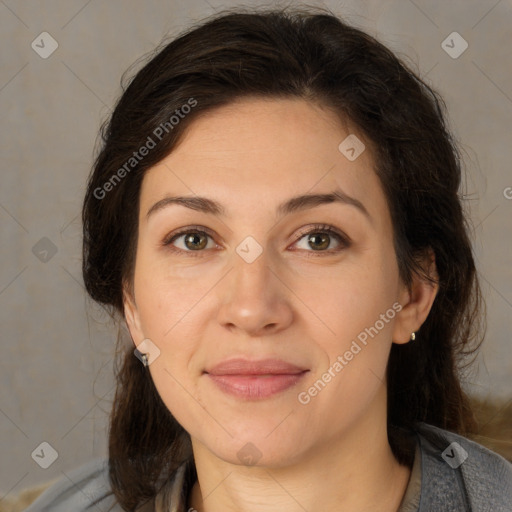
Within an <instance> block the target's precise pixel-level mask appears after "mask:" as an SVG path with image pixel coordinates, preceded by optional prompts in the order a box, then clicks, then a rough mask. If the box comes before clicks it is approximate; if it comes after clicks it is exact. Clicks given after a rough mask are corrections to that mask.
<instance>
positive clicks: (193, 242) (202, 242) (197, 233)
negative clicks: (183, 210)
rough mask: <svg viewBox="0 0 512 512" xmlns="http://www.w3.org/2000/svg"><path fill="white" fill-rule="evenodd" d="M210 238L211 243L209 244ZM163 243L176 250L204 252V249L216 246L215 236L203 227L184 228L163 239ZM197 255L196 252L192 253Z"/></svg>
mask: <svg viewBox="0 0 512 512" xmlns="http://www.w3.org/2000/svg"><path fill="white" fill-rule="evenodd" d="M209 240H211V244H210V245H208V242H209ZM162 245H163V246H166V247H167V248H168V249H170V250H172V251H175V252H182V253H189V254H190V253H198V254H200V253H202V252H205V251H204V249H211V248H213V247H215V243H214V242H213V237H212V235H210V234H209V233H207V232H206V231H204V230H203V228H202V229H197V228H195V227H188V228H184V229H182V230H181V231H179V232H178V233H171V234H170V235H168V236H167V237H166V238H165V239H164V240H163V241H162ZM190 255H192V256H195V254H190Z"/></svg>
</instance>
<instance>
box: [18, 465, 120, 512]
mask: <svg viewBox="0 0 512 512" xmlns="http://www.w3.org/2000/svg"><path fill="white" fill-rule="evenodd" d="M93 510H95V511H96V510H102V511H107V510H110V511H111V512H121V511H122V508H121V507H120V505H118V504H116V500H115V497H114V495H113V493H112V490H111V488H110V483H109V478H108V459H95V460H92V461H90V462H88V463H87V464H84V465H83V466H80V467H78V468H76V469H74V470H72V471H66V472H63V476H62V477H61V478H60V479H59V480H58V481H57V482H56V483H55V484H54V485H52V486H51V487H49V488H48V489H47V490H46V491H44V492H43V493H42V494H41V495H40V496H39V497H38V498H37V499H36V500H35V501H34V502H33V503H32V504H31V505H30V506H29V507H28V508H27V509H26V510H25V512H46V511H48V512H49V511H52V512H69V511H73V512H82V511H83V512H85V511H93Z"/></svg>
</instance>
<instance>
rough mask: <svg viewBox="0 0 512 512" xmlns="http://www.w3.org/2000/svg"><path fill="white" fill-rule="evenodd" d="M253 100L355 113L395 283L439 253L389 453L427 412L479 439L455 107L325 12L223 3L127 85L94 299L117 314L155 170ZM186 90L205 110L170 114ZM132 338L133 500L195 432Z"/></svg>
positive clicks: (403, 360) (391, 412)
mask: <svg viewBox="0 0 512 512" xmlns="http://www.w3.org/2000/svg"><path fill="white" fill-rule="evenodd" d="M244 97H265V98H270V99H272V98H275V99H279V98H297V99H304V100H306V101H310V102H316V103H317V104H320V105H322V106H324V107H326V108H329V109H331V110H332V111H333V112H335V113H336V114H337V115H338V116H339V117H340V119H350V121H351V122H353V123H354V124H355V125H356V126H357V127H358V128H359V130H361V132H362V133H363V134H364V135H365V136H366V137H367V138H368V139H369V140H370V141H371V143H372V147H373V156H374V161H375V163H376V164H375V165H376V169H375V171H376V173H377V175H378V177H379V180H380V183H381V184H382V188H383V191H384V193H385V196H386V200H387V204H388V207H389V210H390V212H391V218H392V222H393V237H394V248H395V251H396V258H397V262H398V265H399V272H400V276H401V279H402V280H403V282H404V283H407V284H410V283H411V276H412V275H413V273H417V274H419V275H423V276H424V277H425V278H427V279H428V278H429V276H428V275H426V273H425V270H424V269H423V268H422V266H421V264H420V261H421V259H422V257H423V256H424V255H426V254H427V253H428V251H429V250H433V252H434V254H435V259H436V266H437V273H438V284H439V290H438V294H437V296H436V299H435V301H434V304H433V306H432V309H431V311H430V314H429V316H428V318H427V319H426V321H425V322H424V324H423V325H422V326H421V328H420V330H419V331H418V333H417V337H418V340H417V341H416V342H414V343H408V344H405V345H397V344H393V346H392V349H391V353H390V357H389V362H388V368H387V390H388V436H389V442H390V445H391V448H392V450H393V453H394V454H395V456H396V457H397V459H398V460H399V461H403V460H405V458H406V455H405V453H404V452H403V450H402V448H401V443H400V432H402V430H403V429H414V427H415V425H416V424H417V423H418V422H426V423H429V424H432V425H435V426H438V427H441V428H444V429H447V430H451V431H453V432H458V433H461V434H463V435H464V434H465V435H468V434H470V433H471V432H472V431H473V429H474V428H475V424H474V419H473V415H472V412H471V409H470V406H469V402H468V398H467V396H466V394H465V393H464V391H463V389H462V387H461V375H462V373H461V370H462V369H463V368H465V367H466V366H467V364H468V363H467V357H466V356H467V355H469V354H472V353H474V351H475V350H476V348H477V347H478V345H479V343H480V342H481V338H482V337H483V334H482V335H480V334H481V329H480V328H481V326H482V318H481V314H480V313H481V310H482V307H481V306H482V305H483V302H482V296H481V291H480V286H479V282H478V278H477V274H476V270H475V264H474V259H473V254H472V248H471V243H470V239H469V236H468V232H469V224H468V220H467V218H466V216H465V214H464V211H463V205H462V198H461V196H459V187H460V184H461V158H460V153H459V150H458V148H457V144H456V143H455V141H454V139H453V137H452V135H451V134H450V132H449V130H448V128H447V124H448V123H447V120H446V119H447V117H446V113H445V112H446V105H445V104H444V102H443V100H442V98H441V97H440V95H439V94H438V93H437V92H436V91H435V90H433V89H432V88H431V87H430V86H429V85H428V84H427V83H426V82H425V81H423V80H422V79H421V78H420V77H419V76H418V74H417V73H415V72H414V71H412V70H411V69H410V68H409V67H408V65H407V64H406V63H405V62H404V61H403V60H402V59H400V58H399V57H397V56H396V55H395V54H394V53H393V52H392V51H390V50H389V49H388V48H387V47H386V46H384V45H383V44H382V43H380V42H379V41H377V40H376V39H375V38H373V37H371V36H370V35H368V34H367V33H365V32H364V31H362V30H360V29H358V28H356V27H354V26H351V25H350V24H349V23H346V22H345V21H343V20H341V19H340V18H339V17H337V16H336V15H334V14H333V13H332V12H331V11H328V10H327V9H319V8H310V7H309V6H306V7H301V8H291V9H290V8H285V9H271V10H270V9H269V10H262V9H259V10H249V9H242V8H237V9H236V10H229V11H222V12H221V13H218V14H216V15H214V16H212V17H210V18H208V19H206V20H202V21H201V22H200V23H198V24H197V25H195V26H193V27H191V28H189V29H188V30H187V31H186V32H184V33H182V34H181V35H179V36H178V37H176V38H174V39H173V40H172V41H170V42H166V43H165V44H162V45H161V46H160V47H159V48H157V50H155V52H154V53H152V54H151V55H150V57H149V59H148V60H147V61H146V62H145V63H144V64H143V66H142V68H141V69H140V70H139V71H138V72H137V73H136V74H135V75H134V76H133V77H132V78H131V79H130V80H129V83H128V84H127V85H123V93H122V95H121V97H120V99H119V100H118V102H117V105H116V107H115V110H114V111H113V113H112V115H111V117H110V118H109V119H108V120H107V121H106V122H105V123H104V125H103V126H102V129H101V148H100V150H99V153H98V155H97V157H96V160H95V163H94V167H93V169H92V172H91V174H90V176H89V180H88V184H87V191H86V195H85V199H84V204H83V212H82V220H83V278H84V283H85V286H86V289H87V292H88V293H89V295H90V297H91V298H92V299H94V300H95V301H97V302H98V303H100V304H102V305H104V306H107V308H108V309H109V311H110V312H111V313H112V314H113V316H114V317H116V318H117V319H118V320H119V322H120V325H121V324H122V321H123V287H127V288H128V289H131V288H130V287H131V284H132V280H133V270H134V263H135V261H134V259H135V249H136V245H137V233H138V209H139V195H140V187H141V182H142V180H143V177H144V174H145V172H146V171H147V170H148V169H149V168H151V167H152V166H154V165H155V164H157V163H158V162H159V161H161V160H162V159H163V158H164V157H166V156H167V155H168V154H169V153H170V152H171V151H172V150H173V148H174V147H175V146H176V144H177V143H178V142H179V140H180V139H181V137H182V136H183V134H184V133H185V132H186V129H187V126H189V124H190V123H192V122H193V121H194V119H197V118H198V116H201V115H203V114H205V113H207V112H208V111H211V110H212V109H216V108H219V107H222V106H225V105H228V104H230V103H232V102H233V101H234V100H236V99H239V98H244ZM191 99H193V100H194V101H195V102H196V104H195V106H194V107H193V108H190V109H188V110H187V111H189V112H188V113H187V115H183V116H180V121H179V122H178V123H177V124H174V125H173V124H172V123H170V122H169V120H170V118H171V116H172V115H173V114H175V115H178V114H179V113H180V112H184V111H185V109H184V107H183V106H184V105H187V104H189V105H190V104H191ZM180 109H181V110H180ZM166 123H167V124H166ZM171 126H172V127H171ZM158 127H160V131H158ZM162 127H166V130H163V129H162ZM155 130H156V132H155ZM161 132H162V133H161ZM155 133H158V134H159V135H161V138H160V139H159V140H158V143H157V144H156V146H155V147H154V148H153V149H152V150H151V151H150V152H149V153H148V154H147V156H145V157H144V158H141V159H140V161H137V162H134V161H130V158H132V157H133V153H134V152H137V151H138V149H139V148H140V147H141V146H142V145H143V144H144V143H145V141H147V140H148V136H152V134H153V136H152V138H153V139H154V140H156V139H157V137H156V136H155V135H154V134H155ZM127 162H131V163H130V166H127V165H126V164H127ZM132 164H133V165H132ZM123 166H124V167H123ZM123 168H124V169H125V171H126V172H124V173H122V172H120V169H123ZM121 174H122V179H119V180H117V179H115V180H113V177H114V175H117V177H120V175H121ZM107 182H108V183H110V185H109V186H106V183H107ZM107 189H108V190H107ZM133 348H134V347H133V344H132V343H131V340H129V337H128V339H127V336H119V337H118V350H117V356H118V359H117V363H118V364H117V365H116V378H117V390H116V395H115V399H114V403H113V407H112V413H111V417H110V428H109V468H110V469H109V475H110V482H111V486H112V489H113V492H114V494H115V497H116V499H117V500H118V502H119V503H120V504H121V506H122V507H123V508H124V510H127V511H131V510H135V509H137V507H139V506H141V505H142V504H143V503H145V502H147V501H148V500H150V499H152V498H154V497H155V496H156V495H157V493H158V492H159V490H160V489H161V488H162V486H163V485H164V483H165V482H166V481H169V479H170V478H171V477H172V476H173V474H174V473H175V471H176V469H177V467H178V466H179V465H180V464H181V463H182V462H183V461H185V460H187V458H189V457H190V453H191V448H190V438H189V436H188V434H187V432H186V431H185V430H184V429H183V428H182V426H181V425H180V424H178V422H177V421H176V420H175V419H174V418H173V416H172V415H171V413H170V412H169V410H168V409H167V408H166V406H165V404H164V403H163V401H162V400H161V398H160V396H159V394H158V392H157V390H156V388H155V386H154V384H153V382H152V379H151V376H150V373H149V372H148V371H147V370H146V369H145V368H144V367H143V365H141V364H140V362H139V361H138V360H137V359H136V358H135V357H134V356H133Z"/></svg>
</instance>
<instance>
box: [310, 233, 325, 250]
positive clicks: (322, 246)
mask: <svg viewBox="0 0 512 512" xmlns="http://www.w3.org/2000/svg"><path fill="white" fill-rule="evenodd" d="M317 238H320V239H323V242H324V243H322V245H321V246H318V245H316V247H315V246H312V248H313V249H325V248H326V247H328V246H329V236H328V235H327V234H325V233H321V234H317V235H312V236H311V239H313V240H316V239H317ZM315 243H316V242H313V244H315Z"/></svg>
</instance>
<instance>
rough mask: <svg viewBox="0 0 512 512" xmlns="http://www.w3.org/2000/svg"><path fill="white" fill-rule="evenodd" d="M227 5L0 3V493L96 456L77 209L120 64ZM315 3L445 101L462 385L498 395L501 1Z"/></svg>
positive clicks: (508, 79)
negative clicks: (456, 159) (475, 274)
mask: <svg viewBox="0 0 512 512" xmlns="http://www.w3.org/2000/svg"><path fill="white" fill-rule="evenodd" d="M253 4H259V5H261V4H260V3H259V2H253ZM315 4H318V5H322V4H320V3H315V2H311V5H315ZM233 5H237V3H236V2H224V3H222V4H221V3H220V2H216V1H215V0H209V1H206V0H189V1H187V2H184V1H183V2H176V1H164V0H153V1H145V2H142V1H139V2H137V1H135V0H124V1H120V0H116V1H106V0H92V1H89V2H88V1H85V0H74V1H70V0H67V1H64V0H52V1H49V0H48V1H44V2H31V1H28V0H26V1H15V0H1V1H0V44H1V50H0V52H1V66H0V112H1V114H2V115H1V117H0V126H1V142H0V148H1V149H0V150H1V156H2V158H1V160H0V169H1V171H0V177H1V188H0V228H1V254H2V260H1V266H0V315H1V322H2V324H1V325H2V329H1V340H2V349H1V357H0V365H1V368H0V383H1V387H0V389H1V395H0V435H1V450H0V453H1V457H0V459H1V461H2V462H1V467H0V499H1V498H2V497H4V496H6V495H7V494H8V495H12V494H16V493H18V492H19V491H20V490H21V489H22V488H24V487H26V486H28V485H31V484H34V483H37V482H39V481H45V480H48V479H51V478H55V477H58V476H62V473H63V472H64V473H66V472H67V471H68V470H70V469H72V468H74V467H76V466H77V465H79V464H81V463H82V462H85V461H87V460H89V459H90V458H92V457H93V456H99V455H102V454H105V453H106V452H105V449H106V438H105V426H106V422H105V419H106V414H107V412H108V410H109V407H110V401H111V399H112V397H113V379H112V350H113V342H114V340H115V330H114V329H113V328H112V326H108V325H105V324H104V323H102V322H104V319H103V318H102V317H101V315H99V312H98V309H97V308H94V307H91V306H90V305H89V306H88V305H87V303H86V300H85V294H84V291H83V286H82V280H81V270H80V263H81V261H80V249H81V240H80V219H79V216H78V215H79V211H80V207H81V200H82V195H83V192H84V183H85V179H86V176H87V173H88V171H89V169H90V166H91V162H92V154H93V147H94V143H95V140H96V135H97V132H98V128H99V125H100V122H101V121H102V120H103V119H105V117H106V116H107V115H108V113H109V110H110V108H111V107H112V106H113V103H114V100H115V98H116V97H117V96H118V94H119V92H120V88H119V80H120V77H121V74H122V73H123V71H125V70H126V68H127V67H128V66H129V65H130V64H132V63H133V62H134V61H135V60H136V59H137V58H139V57H140V56H141V55H143V54H144V53H146V52H148V51H150V50H151V49H153V48H154V46H155V45H157V44H158V43H159V42H160V40H161V38H162V37H163V36H164V35H168V34H176V33H177V32H179V31H180V30H181V29H182V28H184V27H185V26H186V25H188V24H189V23H190V22H192V21H195V20H197V19H199V18H201V17H203V16H206V15H209V14H211V13H212V12H214V11H218V10H220V8H222V7H228V6H233ZM266 5H270V4H266ZM323 5H326V6H328V7H330V8H331V9H332V10H333V11H335V12H336V13H338V14H340V15H343V16H344V17H345V18H346V19H347V20H349V21H351V22H352V23H354V24H355V25H357V26H360V27H362V28H364V29H366V30H368V31H369V32H370V33H371V34H372V35H375V36H377V37H378V38H380V39H381V40H382V41H383V42H385V43H386V44H388V45H389V46H390V47H391V48H392V49H394V50H395V51H397V52H399V53H400V54H401V55H402V56H407V58H408V59H409V61H410V62H411V63H412V64H413V66H415V67H416V68H417V69H419V70H420V72H421V74H422V75H423V76H426V77H427V78H428V79H429V80H430V81H431V83H432V84H433V85H434V86H435V87H437V88H438V89H439V90H440V92H441V93H442V94H443V95H444V97H445V99H446V101H447V103H448V107H449V110H450V112H451V123H452V126H453V129H454V132H455V134H456V135H457V137H458V138H459V140H460V141H461V143H462V146H463V149H464V152H465V157H466V164H467V168H468V178H467V184H466V186H467V188H466V191H465V193H466V194H468V198H469V199H470V201H469V203H470V206H471V211H472V215H473V220H474V225H475V227H476V230H475V241H474V247H475V251H476V255H477V258H478V266H479V272H480V277H481V280H482V285H483V287H484V292H485V295H486V298H487V305H488V306H487V307H488V324H489V327H488V335H487V340H486V343H485V345H484V347H483V351H482V353H481V355H480V357H479V359H478V367H477V371H476V372H475V374H474V375H473V377H472V383H471V385H470V387H471V389H472V390H473V392H475V393H477V394H479V395H481V396H484V397H486V396H499V397H501V398H503V399H507V400H510V399H512V378H511V375H512V355H511V350H510V333H511V317H512V264H511V259H512V251H511V245H512V242H511V226H512V223H511V218H512V188H511V187H512V173H511V162H512V144H511V120H512V85H511V84H512V62H511V53H510V48H511V46H512V3H511V2H510V1H508V0H501V1H497V0H486V1H483V0H478V1H477V0H471V1H468V0H458V1H451V2H443V1H437V0H430V1H427V0H416V1H414V2H413V1H408V0H397V1H367V2H356V1H347V2H335V1H332V2H325V3H324V4H323ZM43 31H46V32H48V33H49V34H51V36H52V37H53V38H54V39H55V41H56V42H57V43H58V48H57V50H56V51H55V52H54V53H53V54H52V55H50V56H49V57H48V58H46V59H43V58H41V57H40V56H39V54H38V53H36V51H34V49H32V47H31V43H32V41H34V40H35V42H36V43H37V44H39V48H38V51H39V52H40V53H44V51H48V50H49V49H51V46H50V43H51V41H50V39H49V38H48V36H41V37H43V38H44V42H43V43H41V37H37V36H39V34H41V33H42V32H43ZM454 31H456V32H458V33H459V34H460V35H461V36H462V37H463V38H464V40H465V41H467V43H468V48H467V49H466V50H465V51H464V53H462V54H461V55H460V56H459V57H458V58H456V59H455V58H452V57H451V56H449V55H448V53H446V51H445V50H444V49H443V48H442V45H441V44H442V42H443V41H444V40H445V39H446V38H447V36H448V35H449V34H451V33H452V32H454ZM448 41H450V40H448ZM448 44H449V45H451V46H454V48H453V49H452V51H457V50H460V49H461V48H462V47H461V46H460V41H459V42H458V41H457V40H454V43H453V44H452V43H451V42H448ZM43 45H44V48H42V46H43ZM426 214H428V212H426ZM54 253H55V254H54ZM42 442H48V443H49V444H50V445H51V446H52V447H54V449H55V450H56V451H57V452H58V458H57V460H56V461H55V462H54V463H53V464H52V465H51V466H50V467H49V468H48V469H42V468H41V467H40V466H39V465H38V464H36V462H35V461H34V460H33V459H32V457H31V453H32V452H33V451H34V450H35V449H36V448H37V447H38V446H40V443H42ZM42 449H43V451H44V452H45V457H49V456H50V455H49V454H50V450H49V449H48V448H45V447H44V446H43V447H42ZM38 450H39V451H38V452H37V453H39V454H40V453H41V452H40V450H41V448H39V449H38ZM42 458H43V457H40V461H42ZM46 460H47V461H48V460H49V459H46Z"/></svg>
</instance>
